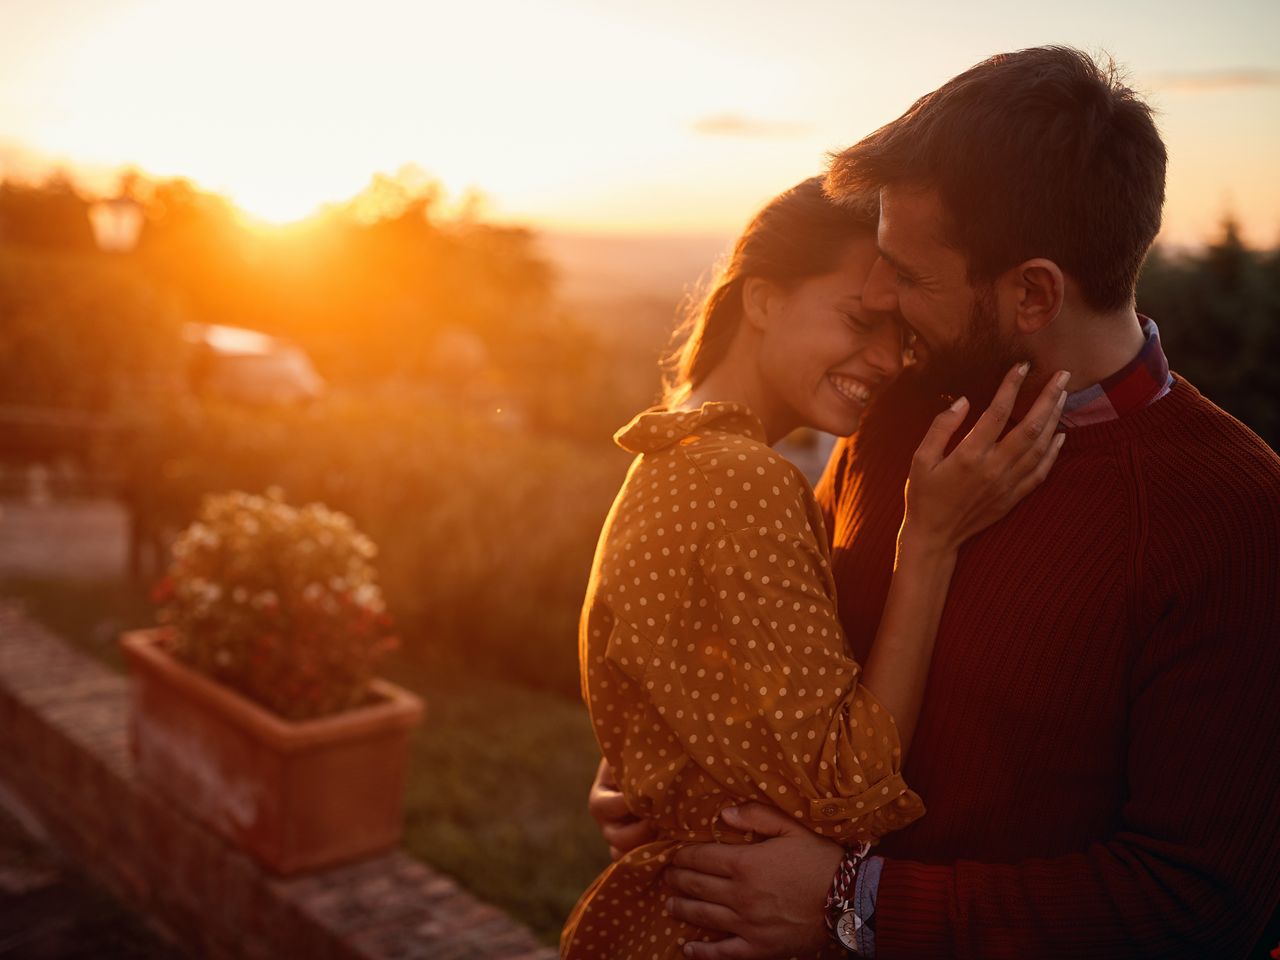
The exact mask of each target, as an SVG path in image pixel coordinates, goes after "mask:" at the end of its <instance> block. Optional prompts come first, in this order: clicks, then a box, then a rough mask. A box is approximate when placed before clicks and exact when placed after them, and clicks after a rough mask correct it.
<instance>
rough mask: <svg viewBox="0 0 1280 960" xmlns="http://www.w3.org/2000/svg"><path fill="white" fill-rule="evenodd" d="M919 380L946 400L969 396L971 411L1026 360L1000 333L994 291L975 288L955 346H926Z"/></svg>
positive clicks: (988, 285)
mask: <svg viewBox="0 0 1280 960" xmlns="http://www.w3.org/2000/svg"><path fill="white" fill-rule="evenodd" d="M928 346H929V353H928V357H927V359H926V362H925V363H924V365H923V367H922V369H921V370H920V371H919V374H918V379H919V382H920V383H921V384H923V385H924V386H925V387H926V388H927V389H930V390H936V391H937V392H938V393H940V394H942V395H944V396H947V397H961V396H963V397H968V399H969V403H970V406H971V408H972V409H979V408H980V407H985V406H986V405H987V404H988V403H990V401H991V398H992V397H994V396H995V393H996V389H997V388H998V387H999V386H1000V382H1001V381H1002V380H1003V379H1004V376H1005V374H1006V373H1008V372H1009V370H1010V368H1012V367H1013V365H1014V364H1016V363H1019V362H1020V361H1022V360H1025V359H1026V357H1024V356H1022V355H1021V352H1020V351H1019V350H1018V349H1017V346H1016V345H1015V343H1014V342H1013V340H1012V339H1010V338H1009V337H1007V336H1005V335H1004V334H1003V333H1001V332H1000V318H999V315H998V313H997V308H996V297H995V288H994V287H993V286H992V285H991V284H987V285H985V286H983V287H980V288H978V290H977V292H976V294H975V296H974V301H973V309H972V310H971V311H970V313H969V326H968V329H967V330H966V331H965V333H964V335H963V336H961V337H960V339H958V340H957V341H955V342H954V343H948V344H937V345H934V344H929V345H928Z"/></svg>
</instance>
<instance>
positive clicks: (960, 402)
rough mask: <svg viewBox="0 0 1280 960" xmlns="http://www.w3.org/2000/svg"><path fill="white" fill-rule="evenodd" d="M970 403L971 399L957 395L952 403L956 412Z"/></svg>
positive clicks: (952, 407)
mask: <svg viewBox="0 0 1280 960" xmlns="http://www.w3.org/2000/svg"><path fill="white" fill-rule="evenodd" d="M968 405H969V401H968V400H967V399H966V398H965V397H957V398H956V402H955V403H953V404H952V405H951V409H952V410H953V411H955V412H956V413H959V412H960V411H961V410H963V409H964V408H965V407H967V406H968Z"/></svg>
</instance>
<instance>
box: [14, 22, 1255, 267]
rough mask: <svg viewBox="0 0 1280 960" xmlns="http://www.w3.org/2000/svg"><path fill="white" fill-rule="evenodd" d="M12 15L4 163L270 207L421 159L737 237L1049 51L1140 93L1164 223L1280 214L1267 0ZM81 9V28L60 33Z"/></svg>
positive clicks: (522, 191) (1176, 227)
mask: <svg viewBox="0 0 1280 960" xmlns="http://www.w3.org/2000/svg"><path fill="white" fill-rule="evenodd" d="M810 8H811V9H810ZM1095 8H1096V9H1095ZM73 9H74V15H73V14H72V10H73ZM806 10H807V12H806ZM6 16H7V20H8V21H10V22H9V23H7V24H6V27H7V28H8V29H6V31H5V33H6V36H5V37H4V38H2V39H0V79H3V81H4V84H5V89H7V90H10V91H11V95H10V96H9V98H8V99H7V100H6V101H5V102H3V103H0V143H2V142H3V141H6V140H7V141H8V142H9V143H10V144H11V145H14V146H13V147H12V148H11V149H9V150H7V151H5V152H0V157H5V156H6V155H7V157H8V163H7V166H9V167H12V168H15V169H17V168H19V167H20V164H18V163H17V162H16V161H14V160H13V157H15V156H17V150H16V147H18V146H21V147H22V148H24V149H27V150H30V151H32V152H34V153H35V154H37V155H38V156H41V157H44V158H46V161H47V162H58V163H61V164H64V165H66V164H70V165H72V166H74V167H75V168H77V169H84V170H88V171H94V170H96V171H102V170H109V169H113V168H116V167H119V166H121V165H127V164H135V165H138V166H139V167H141V168H143V169H144V170H146V171H148V172H151V173H153V174H156V175H161V176H185V177H189V178H191V179H193V180H195V181H196V182H198V183H200V184H201V185H202V186H204V187H205V188H207V189H212V190H216V191H218V192H221V193H224V194H226V195H228V196H230V197H231V198H233V199H234V200H235V201H236V202H237V203H238V204H240V205H241V206H243V207H244V208H245V209H246V210H248V211H249V212H250V213H251V214H253V215H254V216H256V217H259V218H262V219H264V220H267V221H271V222H277V223H279V222H286V221H290V220H294V219H297V218H299V217H303V216H306V215H307V214H308V213H310V212H312V211H313V210H315V209H316V208H317V207H318V206H319V205H321V204H323V203H326V202H333V201H338V200H342V199H344V198H347V197H350V196H351V195H352V194H354V193H355V192H357V191H358V190H359V189H360V188H361V187H362V186H363V185H364V184H366V183H367V182H368V180H369V177H370V176H371V175H372V174H374V173H375V172H377V171H394V170H398V169H400V168H401V167H402V166H403V165H405V164H416V165H417V166H419V167H421V168H422V169H424V170H426V171H427V172H428V173H430V175H431V176H432V177H434V178H437V179H438V180H439V181H440V182H441V183H442V184H443V186H444V187H445V188H446V190H448V191H449V192H450V193H451V194H455V195H458V194H461V193H463V192H464V191H466V190H468V189H470V188H475V189H479V190H481V191H483V192H484V194H485V195H486V196H487V198H488V200H489V204H490V207H491V209H492V212H493V214H494V215H495V216H498V217H501V218H504V219H517V220H523V221H526V222H531V223H534V224H538V225H544V226H547V227H551V228H558V229H566V228H567V229H577V230H583V229H585V230H608V231H613V232H642V233H654V232H684V231H711V232H721V233H728V232H730V231H732V230H734V229H736V228H737V227H738V226H739V225H740V224H741V223H742V222H743V220H744V219H745V218H746V217H747V216H748V215H749V213H750V212H751V210H752V209H754V207H755V206H756V205H757V204H758V203H759V202H760V201H761V200H763V199H764V198H765V197H767V196H769V195H770V194H772V193H773V192H775V191H776V190H777V189H778V188H779V187H780V186H782V185H785V184H787V183H792V182H795V181H796V180H798V179H800V178H802V177H803V176H805V175H808V174H810V173H812V172H814V171H815V170H817V169H819V168H820V167H821V165H822V163H823V157H824V154H825V152H826V151H828V150H832V149H837V148H840V147H842V146H845V145H847V144H848V143H850V142H852V141H853V140H854V139H856V138H857V137H858V136H860V135H861V134H863V133H865V132H867V131H869V130H871V129H874V128H875V127H877V126H879V125H880V124H882V123H884V122H886V121H887V120H889V119H891V118H892V117H894V116H896V115H897V114H898V113H899V112H901V111H902V110H903V109H904V108H905V107H906V106H908V105H909V104H910V103H911V101H912V100H913V99H914V98H915V97H916V96H917V95H918V94H919V93H920V92H921V91H922V90H926V89H928V88H929V87H931V86H933V85H935V84H936V83H937V82H939V81H940V80H942V79H944V78H945V77H946V76H948V75H949V74H951V73H954V72H955V71H956V70H959V69H962V68H963V67H965V66H968V65H969V64H970V63H972V62H974V61H976V60H978V59H981V57H983V56H985V55H987V54H989V53H991V52H992V51H994V50H999V49H1013V48H1016V47H1018V46H1027V45H1030V44H1033V43H1042V42H1045V40H1046V39H1053V40H1057V41H1061V42H1070V43H1074V44H1076V45H1078V46H1081V47H1084V48H1086V49H1098V48H1103V47H1105V48H1106V49H1107V50H1109V52H1111V53H1113V54H1114V55H1115V56H1117V57H1118V58H1119V59H1120V60H1121V61H1123V62H1124V63H1125V64H1126V65H1127V67H1128V68H1129V71H1130V75H1131V77H1132V78H1133V82H1135V83H1136V84H1137V86H1139V87H1140V88H1141V89H1143V90H1145V91H1147V92H1148V93H1150V94H1151V95H1152V96H1153V102H1154V103H1155V104H1156V105H1157V107H1158V108H1159V110H1160V122H1161V124H1162V127H1163V130H1164V134H1165V137H1166V139H1167V140H1168V142H1169V146H1170V153H1171V157H1172V163H1171V167H1170V178H1169V202H1168V206H1167V210H1166V223H1165V231H1166V236H1167V237H1170V238H1172V239H1174V240H1177V241H1197V240H1199V239H1201V238H1202V237H1203V236H1204V234H1205V233H1206V231H1209V230H1212V229H1213V228H1214V227H1215V226H1216V224H1217V222H1218V221H1219V220H1220V218H1221V216H1222V215H1223V213H1224V212H1225V211H1227V210H1228V209H1230V210H1233V211H1234V212H1235V213H1236V214H1237V216H1239V217H1240V219H1241V220H1242V222H1243V225H1244V228H1245V230H1246V232H1247V233H1248V234H1249V235H1251V236H1254V237H1256V238H1257V239H1258V240H1259V241H1266V242H1269V241H1270V240H1271V239H1272V238H1273V237H1274V236H1275V235H1276V233H1277V231H1278V230H1280V184H1278V183H1277V181H1276V180H1275V178H1274V176H1273V175H1272V173H1273V171H1274V168H1275V166H1276V163H1277V158H1280V133H1278V132H1277V129H1276V128H1275V126H1274V125H1273V124H1260V123H1257V122H1254V120H1253V118H1256V117H1258V116H1269V115H1275V113H1276V110H1277V102H1276V101H1277V97H1278V96H1280V82H1278V81H1277V79H1276V78H1277V76H1280V73H1278V72H1277V66H1278V64H1277V58H1276V54H1275V51H1274V48H1273V46H1272V45H1269V44H1267V43H1265V42H1264V41H1263V40H1262V39H1261V38H1263V37H1267V36H1274V34H1275V30H1276V29H1280V23H1275V22H1274V21H1275V20H1276V19H1277V17H1278V16H1280V15H1278V14H1277V13H1276V8H1274V7H1270V6H1267V5H1258V4H1254V3H1252V2H1251V0H1241V2H1240V3H1236V4H1228V5H1226V6H1225V7H1222V8H1220V9H1217V10H1216V11H1215V20H1214V21H1213V22H1212V23H1208V22H1206V23H1199V22H1196V20H1195V18H1194V17H1193V16H1191V15H1182V14H1178V13H1176V12H1170V13H1169V14H1168V15H1167V16H1166V18H1165V25H1164V29H1162V31H1161V32H1160V34H1159V36H1156V35H1153V34H1152V33H1151V32H1150V31H1149V29H1148V24H1147V23H1146V21H1145V20H1144V19H1143V18H1142V17H1140V16H1138V15H1137V14H1133V15H1130V14H1128V13H1126V12H1125V11H1124V10H1111V9H1108V12H1107V13H1106V15H1105V16H1103V15H1102V13H1101V7H1100V6H1099V4H1098V3H1094V2H1090V3H1084V4H1080V5H1077V7H1075V8H1073V9H1072V11H1068V12H1061V11H1060V12H1059V13H1058V14H1055V17H1056V19H1055V20H1054V21H1053V22H1052V23H1051V22H1049V21H1048V20H1046V19H1045V18H1044V17H1043V16H1042V15H1041V14H1038V13H1035V12H1034V11H1032V10H1030V9H1026V10H1023V9H1019V10H1018V12H1017V13H1016V15H1014V14H1011V15H1010V16H1008V17H1000V18H997V17H994V16H988V17H984V16H983V15H982V14H981V13H979V12H976V11H971V10H967V9H966V10H965V11H964V12H963V13H961V12H960V11H957V10H954V9H951V8H949V7H944V6H942V5H938V6H936V8H935V9H934V11H933V14H932V19H933V20H934V21H936V24H935V25H936V26H937V29H936V30H935V31H932V32H931V33H928V34H925V35H921V36H916V35H914V34H913V35H911V36H908V35H904V34H903V33H902V32H901V30H900V29H899V27H900V25H895V24H894V22H893V18H892V17H891V16H889V14H888V13H886V12H885V11H883V10H878V9H874V8H868V7H864V6H859V5H849V6H847V7H845V6H840V7H835V6H832V5H830V4H827V3H823V2H820V0H810V3H809V4H808V6H807V7H806V6H804V5H802V7H800V8H797V9H796V10H795V11H794V12H793V15H791V14H788V15H783V14H781V13H780V12H778V11H775V10H773V9H771V8H770V9H768V10H767V11H766V10H764V9H760V10H757V9H755V8H751V7H743V6H742V5H740V4H728V3H725V2H720V0H716V2H708V3H706V4H699V5H697V7H696V8H687V7H685V6H682V5H678V4H675V3H674V2H664V3H659V4H656V5H651V6H650V7H647V8H646V9H645V11H643V12H642V11H639V10H629V9H624V8H618V7H609V8H602V7H600V6H598V5H594V4H589V3H585V2H582V0H548V2H547V3H541V4H537V5H536V6H534V5H528V4H515V3H502V4H488V5H472V4H460V3H430V4H410V3H398V2H390V0H377V2H373V3H370V4H367V5H365V6H363V7H361V8H360V9H359V10H358V11H357V9H356V8H354V7H347V6H333V5H320V6H317V5H315V4H297V3H272V4H266V5H263V4H252V3H248V2H246V0H233V2H230V3H227V4H219V5H216V6H212V7H211V6H208V5H205V4H193V3H185V2H184V3H167V2H166V3H162V2H159V0H111V2H105V3H102V4H98V5H95V6H94V7H92V8H89V9H87V10H86V9H82V7H80V6H78V5H77V6H75V7H74V8H73V7H72V5H70V4H69V3H67V0H59V2H56V3H52V4H49V5H46V6H42V7H41V8H39V9H34V8H33V9H30V10H27V11H25V12H24V13H23V14H22V17H21V18H19V17H18V16H17V15H16V14H15V13H14V12H13V11H9V12H8V14H7V15H6ZM70 17H74V19H75V21H76V23H77V28H76V29H75V30H65V29H63V28H62V27H61V26H60V25H59V24H60V23H61V21H62V20H63V19H66V18H70ZM1262 20H1270V21H1272V27H1273V29H1267V28H1265V27H1264V26H1263V24H1262V23H1261V22H1260V21H1262ZM1103 23H1105V24H1106V30H1101V29H1100V24H1103ZM944 35H945V36H946V38H947V40H946V42H945V43H943V42H942V41H941V40H940V37H942V36H944ZM14 91H23V92H27V93H29V95H27V93H13V92H14ZM35 91H39V97H36V96H35Z"/></svg>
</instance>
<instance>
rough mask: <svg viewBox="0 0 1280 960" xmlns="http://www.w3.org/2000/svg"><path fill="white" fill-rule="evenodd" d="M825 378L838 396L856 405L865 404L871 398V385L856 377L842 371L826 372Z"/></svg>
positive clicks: (861, 405)
mask: <svg viewBox="0 0 1280 960" xmlns="http://www.w3.org/2000/svg"><path fill="white" fill-rule="evenodd" d="M827 380H828V381H829V382H830V384H831V385H832V386H833V387H835V389H836V392H837V393H839V394H840V396H842V397H844V398H845V399H846V400H848V401H850V402H851V403H853V404H854V405H856V406H858V407H864V406H866V404H867V403H869V402H870V400H871V394H872V389H871V387H870V386H868V385H867V384H866V383H865V382H864V381H862V380H859V379H857V378H856V377H851V376H848V375H847V374H843V373H828V374H827Z"/></svg>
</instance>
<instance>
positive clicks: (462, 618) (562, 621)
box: [127, 396, 627, 695]
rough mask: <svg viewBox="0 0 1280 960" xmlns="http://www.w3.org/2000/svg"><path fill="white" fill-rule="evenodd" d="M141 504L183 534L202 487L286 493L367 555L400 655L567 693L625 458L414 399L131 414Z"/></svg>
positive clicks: (572, 689) (573, 684)
mask: <svg viewBox="0 0 1280 960" xmlns="http://www.w3.org/2000/svg"><path fill="white" fill-rule="evenodd" d="M135 424H136V426H135V428H134V430H133V431H132V442H131V444H130V447H129V449H128V457H127V459H128V462H129V463H130V465H131V469H132V471H133V480H132V483H133V484H134V486H135V489H136V499H137V501H138V502H141V503H144V504H146V505H147V509H148V510H151V511H154V514H153V516H154V517H155V519H156V521H157V522H158V523H164V524H166V525H168V526H171V527H173V526H180V525H183V524H185V523H186V521H187V519H188V518H189V517H190V516H192V515H193V512H194V511H195V509H196V507H197V505H198V503H199V500H200V497H201V496H202V495H203V494H204V493H206V492H211V491H220V490H229V489H241V490H250V491H263V490H265V489H266V488H267V487H269V486H272V485H278V486H280V487H281V488H282V489H283V492H284V496H285V498H286V499H287V500H289V501H290V502H293V503H307V502H310V501H312V500H320V501H323V502H324V503H326V504H327V505H328V506H330V507H332V508H334V509H337V510H341V511H343V512H345V513H348V514H350V515H351V517H352V518H353V519H354V520H355V522H356V523H357V525H358V526H359V527H360V529H361V530H363V531H364V532H365V533H366V534H367V535H368V536H369V537H370V538H371V539H372V540H373V541H374V542H375V543H376V544H377V546H378V551H379V559H378V566H379V570H380V576H381V580H382V585H383V591H384V593H385V595H386V598H387V603H388V605H389V607H390V609H391V611H392V613H393V614H394V616H395V619H396V621H397V623H398V625H399V628H400V630H399V632H400V634H401V636H402V637H403V642H404V645H405V651H406V653H408V654H410V655H413V654H415V653H416V654H418V655H422V656H429V655H433V654H438V653H439V652H440V650H439V649H438V648H441V647H443V648H446V649H447V650H448V651H452V652H454V653H455V654H457V656H459V657H460V658H462V659H464V660H465V661H466V662H468V663H478V664H482V665H484V666H487V667H490V668H494V669H497V670H498V671H500V672H502V673H504V674H506V675H508V676H511V677H514V678H517V679H520V680H522V681H526V682H531V683H536V684H538V685H542V686H551V687H554V688H555V689H557V690H560V691H563V692H565V693H566V694H570V695H576V693H577V690H578V681H577V646H576V636H577V618H578V610H579V607H580V606H581V603H582V596H583V591H584V589H585V586H586V581H587V573H588V571H589V569H590V564H591V558H592V554H593V551H594V547H595V542H596V538H597V535H598V532H599V529H600V525H601V524H602V522H603V521H604V517H605V514H606V513H607V511H608V508H609V505H610V503H611V502H612V498H613V495H614V493H615V492H616V491H617V488H618V486H619V484H620V483H621V480H622V475H623V472H624V471H625V468H626V465H627V457H626V456H625V455H624V454H623V453H622V452H621V451H617V450H611V449H610V448H609V447H607V446H605V445H604V444H601V443H596V444H584V443H582V442H580V441H577V440H575V439H572V438H566V437H557V436H554V435H547V434H543V433H539V432H533V431H530V430H529V429H528V428H527V427H525V426H522V425H519V424H517V423H512V422H509V421H505V420H503V419H501V418H496V419H495V418H494V417H493V416H491V415H487V414H477V413H474V412H470V411H467V410H465V409H463V408H461V407H459V406H458V405H456V404H451V403H446V402H442V401H439V400H435V401H432V400H429V399H426V398H422V397H417V398H412V399H406V398H400V399H395V398H388V397H362V396H335V397H332V398H330V399H328V400H325V401H321V402H319V403H316V404H313V405H311V406H309V407H306V408H279V409H274V410H271V411H263V410H258V409H252V408H246V407H236V406H231V405H216V404H200V405H197V404H190V405H186V406H184V407H183V408H181V409H176V410H173V411H167V412H166V411H162V412H160V413H159V414H157V413H156V412H155V411H139V412H138V414H137V419H136V420H135Z"/></svg>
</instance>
